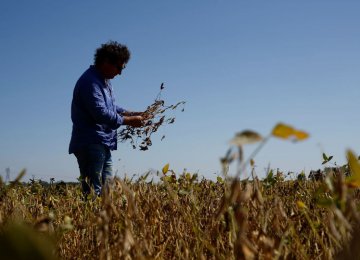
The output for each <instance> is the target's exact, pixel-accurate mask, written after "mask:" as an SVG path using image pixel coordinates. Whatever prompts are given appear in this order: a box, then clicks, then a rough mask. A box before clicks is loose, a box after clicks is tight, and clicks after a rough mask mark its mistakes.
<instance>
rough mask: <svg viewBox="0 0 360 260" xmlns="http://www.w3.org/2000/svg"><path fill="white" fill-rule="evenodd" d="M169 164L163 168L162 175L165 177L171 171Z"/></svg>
mask: <svg viewBox="0 0 360 260" xmlns="http://www.w3.org/2000/svg"><path fill="white" fill-rule="evenodd" d="M169 166H170V165H169V164H168V163H167V164H165V166H164V167H163V168H162V173H163V174H164V175H165V174H166V173H167V172H168V171H169Z"/></svg>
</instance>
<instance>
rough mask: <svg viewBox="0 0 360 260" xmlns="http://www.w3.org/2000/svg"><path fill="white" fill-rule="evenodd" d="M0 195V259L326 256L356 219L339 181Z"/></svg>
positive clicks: (121, 184)
mask: <svg viewBox="0 0 360 260" xmlns="http://www.w3.org/2000/svg"><path fill="white" fill-rule="evenodd" d="M0 193H1V194H0V223H1V226H0V227H1V229H2V231H1V237H0V253H1V255H2V256H4V259H6V257H8V259H10V258H12V259H16V258H17V259H25V258H21V254H22V252H25V253H24V254H26V256H30V255H35V254H38V255H42V256H43V258H42V259H50V258H55V255H56V256H57V257H58V258H61V259H333V258H334V257H335V254H336V253H337V252H338V251H341V250H342V248H346V247H344V245H347V244H349V245H351V244H350V243H349V241H350V234H351V231H352V226H354V225H355V224H356V223H359V216H358V210H357V208H358V205H359V204H358V202H359V193H358V191H357V190H356V189H350V190H349V189H348V188H347V186H346V185H345V184H344V179H343V177H342V175H339V177H337V178H335V179H331V178H329V177H328V178H326V180H325V182H312V181H293V180H289V181H284V180H282V178H281V175H278V176H274V177H273V178H270V179H269V178H268V179H266V180H265V181H259V180H257V179H256V180H255V181H251V182H246V181H242V182H239V181H237V180H228V181H226V182H225V181H222V180H221V179H219V180H218V181H217V182H213V181H209V180H206V179H202V180H199V179H198V178H197V176H196V175H192V174H183V175H181V176H178V177H175V175H173V176H166V177H165V178H163V179H162V181H161V182H159V183H151V182H148V180H145V178H141V179H140V180H138V181H129V180H119V179H116V180H115V181H114V183H113V186H112V188H111V190H110V192H109V193H108V194H106V195H105V196H103V197H102V198H98V199H96V200H94V201H88V202H84V201H82V199H81V192H80V187H79V186H78V185H69V184H62V185H61V184H53V185H50V186H48V187H44V186H42V185H40V184H39V183H37V182H34V183H32V184H30V185H26V186H24V185H20V184H17V185H4V184H1V192H0ZM19 222H23V223H26V225H25V226H24V225H22V226H18V225H16V224H14V223H19ZM29 226H30V227H31V229H29V228H27V227H29ZM11 234H17V236H16V238H11ZM20 237H21V238H23V239H22V240H21V239H20ZM49 238H50V239H49ZM35 240H36V241H38V242H36V243H35V242H33V244H34V245H33V246H32V247H31V248H30V249H27V251H26V250H25V251H21V248H23V247H24V246H25V244H29V241H35ZM4 241H5V242H4ZM52 245H53V250H51V248H52ZM350 247H351V246H350ZM355 248H356V246H355ZM350 250H353V249H351V248H350ZM19 252H20V253H19ZM342 253H343V254H345V253H346V251H343V252H342ZM37 259H41V257H39V256H37Z"/></svg>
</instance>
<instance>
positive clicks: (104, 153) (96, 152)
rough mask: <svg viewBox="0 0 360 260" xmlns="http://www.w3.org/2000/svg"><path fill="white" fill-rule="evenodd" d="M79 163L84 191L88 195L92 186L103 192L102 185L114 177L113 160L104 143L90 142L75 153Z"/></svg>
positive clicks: (97, 192) (98, 192)
mask: <svg viewBox="0 0 360 260" xmlns="http://www.w3.org/2000/svg"><path fill="white" fill-rule="evenodd" d="M75 156H76V159H77V161H78V164H79V169H80V177H81V184H82V189H83V193H84V195H85V196H87V195H88V194H89V193H90V191H91V186H92V187H93V188H94V191H95V193H96V194H97V195H98V196H99V195H100V194H101V189H102V186H105V187H106V185H107V182H108V181H109V180H110V179H111V177H112V160H111V152H110V150H109V148H107V147H106V146H105V145H102V144H90V145H88V146H86V147H84V148H82V149H81V150H80V151H77V152H76V153H75Z"/></svg>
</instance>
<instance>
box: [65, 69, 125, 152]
mask: <svg viewBox="0 0 360 260" xmlns="http://www.w3.org/2000/svg"><path fill="white" fill-rule="evenodd" d="M124 111H126V110H125V109H123V108H121V107H118V106H116V105H115V99H114V95H113V89H112V86H111V84H110V81H109V80H105V79H104V78H103V77H102V76H101V74H100V73H99V72H98V71H97V70H96V69H95V67H94V66H90V68H89V69H87V70H86V71H85V72H84V73H83V74H82V75H81V77H80V78H79V80H78V81H77V82H76V85H75V88H74V93H73V100H72V103H71V120H72V122H73V127H72V135H71V140H70V146H69V153H70V154H71V153H74V152H76V151H78V150H79V149H81V148H82V147H84V146H86V145H89V144H104V145H105V146H107V147H108V148H109V149H110V150H116V148H117V133H116V129H117V128H119V127H120V126H121V125H122V124H123V121H124V119H123V117H122V116H121V115H120V114H119V113H122V112H124Z"/></svg>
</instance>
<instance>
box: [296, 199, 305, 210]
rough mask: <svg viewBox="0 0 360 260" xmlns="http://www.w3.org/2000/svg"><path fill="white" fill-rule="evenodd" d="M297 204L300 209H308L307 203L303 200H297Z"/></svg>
mask: <svg viewBox="0 0 360 260" xmlns="http://www.w3.org/2000/svg"><path fill="white" fill-rule="evenodd" d="M296 205H297V206H298V207H299V208H300V209H306V205H305V203H304V202H302V201H301V200H298V201H297V202H296Z"/></svg>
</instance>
